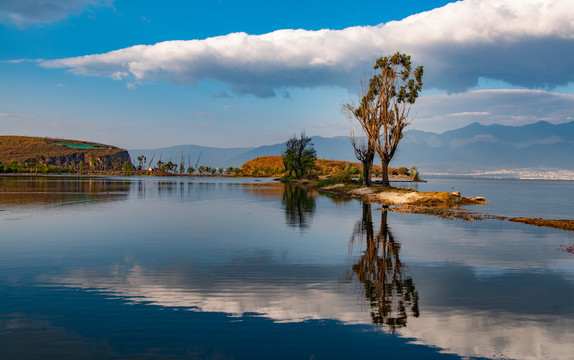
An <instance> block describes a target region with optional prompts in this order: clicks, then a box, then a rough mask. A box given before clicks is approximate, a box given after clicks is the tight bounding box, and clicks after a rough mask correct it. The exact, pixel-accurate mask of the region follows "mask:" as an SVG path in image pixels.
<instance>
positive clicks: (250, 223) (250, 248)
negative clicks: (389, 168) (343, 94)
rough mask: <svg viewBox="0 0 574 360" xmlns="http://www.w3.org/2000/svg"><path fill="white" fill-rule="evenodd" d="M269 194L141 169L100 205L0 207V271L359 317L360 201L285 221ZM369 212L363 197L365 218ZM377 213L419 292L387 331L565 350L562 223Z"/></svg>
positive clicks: (288, 315)
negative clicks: (299, 223) (294, 223)
mask: <svg viewBox="0 0 574 360" xmlns="http://www.w3.org/2000/svg"><path fill="white" fill-rule="evenodd" d="M282 196H283V193H282V192H281V186H280V185H278V184H273V183H271V184H263V183H261V184H260V183H258V182H254V181H252V182H251V184H248V185H244V184H241V183H238V182H236V181H228V180H226V181H225V182H218V183H211V184H210V183H206V182H205V180H203V181H201V182H199V181H196V180H195V179H194V180H175V181H174V180H173V179H171V180H170V179H161V178H149V179H147V178H146V179H144V180H139V179H138V180H137V181H135V183H134V184H133V185H132V186H131V187H130V193H129V197H128V198H127V199H126V200H125V201H119V202H114V203H113V205H112V204H110V205H106V206H103V207H102V206H97V207H82V208H70V209H68V210H62V211H61V212H56V213H54V212H34V213H32V214H30V215H29V216H26V217H20V219H19V220H18V221H10V222H8V221H5V219H6V218H7V217H11V216H12V215H13V213H12V212H10V211H5V213H3V214H0V224H1V225H2V226H4V225H5V224H9V226H6V227H4V228H3V229H4V230H3V231H4V234H3V235H4V236H3V238H2V242H0V254H1V255H0V259H1V261H0V270H1V273H2V274H3V275H2V276H1V277H0V280H2V282H1V283H2V284H8V283H9V284H12V285H11V286H14V285H15V284H19V286H24V285H26V284H28V285H36V284H41V285H44V286H47V287H44V288H43V289H61V288H67V289H81V290H83V291H82V292H86V293H87V294H94V295H97V294H103V295H104V297H105V298H107V299H109V301H112V300H113V299H117V300H121V302H122V303H123V304H126V306H127V304H130V305H129V306H128V307H129V308H134V309H135V308H139V306H144V307H149V305H154V306H155V307H159V308H163V309H174V310H175V309H183V310H191V311H189V312H191V313H196V314H200V313H223V314H228V315H231V316H233V317H235V318H236V319H237V320H240V321H247V318H248V317H249V316H256V317H258V318H262V319H268V320H271V321H272V322H273V323H276V324H277V323H281V324H304V323H306V322H308V321H325V320H334V321H336V322H337V323H340V324H347V326H350V325H353V326H358V325H361V324H365V325H367V324H370V322H371V319H370V314H369V304H368V303H367V302H366V301H365V300H364V299H363V297H364V294H363V289H362V287H361V285H360V284H358V283H356V282H355V281H351V282H350V281H349V278H350V276H349V274H350V272H351V268H352V265H353V264H354V263H355V262H356V261H357V259H358V257H359V256H360V255H361V254H362V251H363V250H364V244H360V243H355V244H353V245H350V243H349V241H350V237H351V234H352V232H353V228H354V226H355V224H356V222H357V221H359V220H360V219H361V213H362V208H361V204H360V203H359V202H356V201H351V202H347V203H344V204H335V203H333V202H331V200H330V199H329V198H327V197H324V196H318V197H316V198H315V202H316V208H315V211H314V212H313V214H312V216H313V219H312V222H311V223H310V226H309V227H308V228H307V229H305V231H304V232H302V231H299V229H297V228H293V227H290V226H288V225H287V224H286V218H285V214H284V211H285V210H284V208H283V205H282ZM375 208H376V206H373V209H375ZM380 214H381V213H380V211H377V210H373V220H374V222H375V228H378V226H379V225H378V224H379V222H380ZM388 224H389V227H390V229H391V231H392V233H393V236H394V238H395V240H396V241H398V242H399V243H400V244H401V250H400V257H401V260H402V261H403V262H404V263H405V264H406V265H407V267H406V271H407V273H408V275H409V276H411V277H412V278H413V281H414V283H415V286H416V288H417V290H418V292H419V295H420V310H421V314H420V317H419V318H413V317H409V318H408V322H407V327H406V328H403V329H400V330H399V331H398V333H399V334H400V335H402V336H404V337H406V338H414V339H415V340H413V341H415V342H416V343H420V344H425V345H430V346H437V347H439V348H441V349H443V351H444V352H448V353H455V354H458V355H460V356H485V357H495V356H499V357H500V356H502V357H504V356H506V357H510V358H521V359H529V358H532V359H535V358H541V357H544V356H547V357H549V358H553V359H567V358H569V357H568V356H566V354H571V353H572V352H574V345H572V344H574V310H572V309H571V304H572V303H574V279H573V275H574V270H573V269H572V267H573V264H574V257H573V256H572V255H571V254H568V253H565V252H562V251H559V250H558V249H559V247H560V246H561V245H571V244H573V243H574V234H572V233H567V232H563V231H558V230H552V229H543V228H537V227H532V226H526V225H523V224H514V223H509V222H502V221H484V222H475V223H464V222H462V221H446V220H441V219H435V218H433V217H425V216H422V215H412V214H397V213H389V214H388ZM54 291H56V292H57V291H63V290H54ZM72 299H73V297H71V298H70V295H68V298H67V301H73V300H72ZM17 300H18V299H16V300H14V302H15V303H16V302H18V301H17ZM3 301H8V300H6V298H5V300H3ZM69 305H70V307H72V308H73V307H75V306H89V305H79V303H71V304H69ZM15 306H16V305H15ZM18 306H20V305H18ZM126 310H127V309H124V310H123V311H126ZM19 311H20V312H26V309H25V308H20V309H19ZM70 311H71V310H70ZM0 312H1V311H0ZM64 316H65V315H64ZM34 321H36V320H34ZM6 326H8V325H6ZM196 331H197V329H196Z"/></svg>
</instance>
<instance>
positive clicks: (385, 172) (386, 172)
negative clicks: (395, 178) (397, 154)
mask: <svg viewBox="0 0 574 360" xmlns="http://www.w3.org/2000/svg"><path fill="white" fill-rule="evenodd" d="M381 165H382V167H383V169H382V174H381V176H382V177H383V180H382V184H381V185H383V186H384V187H391V183H390V182H389V163H388V162H387V161H385V160H383V161H381Z"/></svg>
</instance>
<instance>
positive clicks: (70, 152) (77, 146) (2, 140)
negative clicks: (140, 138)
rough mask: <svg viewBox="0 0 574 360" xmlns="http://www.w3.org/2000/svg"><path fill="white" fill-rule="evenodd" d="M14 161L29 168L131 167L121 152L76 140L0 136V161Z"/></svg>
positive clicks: (98, 169)
mask: <svg viewBox="0 0 574 360" xmlns="http://www.w3.org/2000/svg"><path fill="white" fill-rule="evenodd" d="M12 161H16V162H18V163H20V164H26V165H28V166H33V165H34V164H43V165H46V166H50V165H52V166H56V167H60V168H69V167H70V166H74V167H83V168H85V169H90V170H96V171H107V170H120V169H121V168H122V165H123V164H124V163H125V162H128V163H129V164H131V159H130V155H129V153H128V152H127V150H125V149H121V148H118V147H115V146H111V145H104V144H98V143H91V142H85V141H78V140H63V139H52V138H38V137H28V136H0V162H1V163H4V164H9V163H10V162H12Z"/></svg>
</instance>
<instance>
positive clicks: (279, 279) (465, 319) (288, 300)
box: [44, 266, 574, 359]
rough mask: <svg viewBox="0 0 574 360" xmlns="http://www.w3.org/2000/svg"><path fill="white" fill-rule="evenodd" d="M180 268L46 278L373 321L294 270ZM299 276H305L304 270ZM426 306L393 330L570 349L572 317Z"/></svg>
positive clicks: (528, 355)
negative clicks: (245, 273)
mask: <svg viewBox="0 0 574 360" xmlns="http://www.w3.org/2000/svg"><path fill="white" fill-rule="evenodd" d="M184 268H188V270H185V271H187V273H186V272H185V271H184V270H183V268H171V269H169V271H166V269H162V270H161V271H157V270H156V269H154V268H146V267H142V266H134V267H132V268H128V269H124V268H119V267H116V268H113V269H111V270H110V271H109V272H108V273H104V274H103V275H102V274H101V273H100V274H98V275H96V274H93V273H89V272H85V271H80V270H75V271H73V272H72V273H70V274H69V275H67V276H63V277H57V278H50V279H44V280H48V282H51V283H54V284H56V285H57V286H62V285H63V286H69V287H72V288H81V289H85V290H87V291H98V292H102V293H105V294H107V295H109V296H117V297H121V298H123V299H125V300H126V301H128V302H134V303H140V304H150V305H156V306H165V307H175V308H187V309H189V310H192V311H204V312H222V313H227V314H230V315H232V316H238V317H239V316H242V315H245V314H248V313H249V314H253V313H255V314H258V315H260V316H264V317H267V318H269V319H272V320H274V321H276V322H301V321H305V320H314V319H318V320H319V319H333V320H338V321H340V322H342V323H344V324H370V323H371V317H370V315H369V312H368V307H365V306H364V305H361V304H360V303H359V302H358V301H357V297H356V295H355V294H353V293H349V292H346V291H344V290H342V289H341V286H342V285H341V284H340V283H338V282H337V281H332V282H325V281H322V282H318V281H317V279H307V281H303V282H302V281H301V280H297V281H293V280H294V279H293V278H289V276H286V274H287V275H289V274H292V271H294V269H295V268H292V269H288V268H284V267H283V268H281V269H277V270H276V271H277V273H278V274H279V273H280V274H281V275H280V276H279V275H274V276H272V279H271V280H263V279H262V278H261V277H258V276H249V277H246V278H242V279H241V280H239V279H229V278H228V279H226V280H227V281H222V279H218V278H217V276H215V277H213V275H212V276H209V275H206V273H204V272H202V273H201V274H200V273H199V271H198V272H197V274H196V275H193V272H192V271H190V270H189V266H186V267H184ZM234 271H235V272H236V271H237V270H236V269H235V270H234ZM261 271H263V272H265V269H263V270H261ZM304 273H306V274H308V273H309V269H306V270H304ZM252 275H254V274H252ZM275 276H276V277H275ZM434 280H435V281H438V282H441V283H442V285H443V286H445V287H450V288H451V290H452V291H455V289H452V288H454V287H457V291H459V290H460V288H458V285H457V284H458V283H451V282H450V281H445V280H444V278H441V279H434ZM510 281H513V279H510ZM423 295H424V291H423ZM565 296H567V295H565ZM452 301H456V300H454V299H453V300H452ZM476 301H477V302H479V301H480V300H479V299H477V300H476ZM424 303H425V297H424V296H423V297H422V298H421V304H422V307H421V315H420V317H419V318H414V317H412V318H409V323H408V326H407V327H405V328H401V329H399V330H397V332H396V334H398V335H400V336H404V337H406V338H411V339H415V340H413V342H414V343H419V344H425V345H429V346H434V347H439V348H441V349H442V352H446V353H456V354H457V355H459V356H476V357H488V358H491V357H497V356H501V355H502V356H505V357H508V358H516V359H540V358H551V359H569V358H570V356H571V354H572V353H573V352H574V319H572V318H571V317H564V316H558V315H554V314H543V315H541V314H536V313H532V314H528V315H527V316H525V315H524V314H521V313H520V312H514V311H513V309H514V307H513V304H507V307H508V309H507V310H501V309H495V310H482V309H475V308H465V306H464V305H463V304H461V303H459V304H458V307H457V306H452V307H445V308H441V307H436V306H427V307H424ZM533 305H536V304H533ZM538 305H540V304H539V303H538ZM448 309H452V310H448Z"/></svg>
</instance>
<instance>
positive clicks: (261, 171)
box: [241, 156, 409, 178]
mask: <svg viewBox="0 0 574 360" xmlns="http://www.w3.org/2000/svg"><path fill="white" fill-rule="evenodd" d="M315 165H316V168H315V173H316V175H317V176H329V175H333V174H338V173H340V172H342V171H346V172H348V173H349V174H351V175H359V173H360V170H361V168H362V165H361V163H359V162H353V161H344V160H328V159H317V161H316V162H315ZM241 170H242V173H244V174H253V175H260V176H265V175H267V176H272V175H281V174H284V173H285V166H284V165H283V158H282V157H281V156H260V157H258V158H255V159H252V160H249V161H248V162H246V163H245V164H243V165H242V166H241ZM373 174H374V175H375V176H380V175H381V165H374V166H373ZM389 175H390V176H393V177H395V178H400V177H404V178H408V176H409V169H407V168H405V167H402V168H392V167H389Z"/></svg>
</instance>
